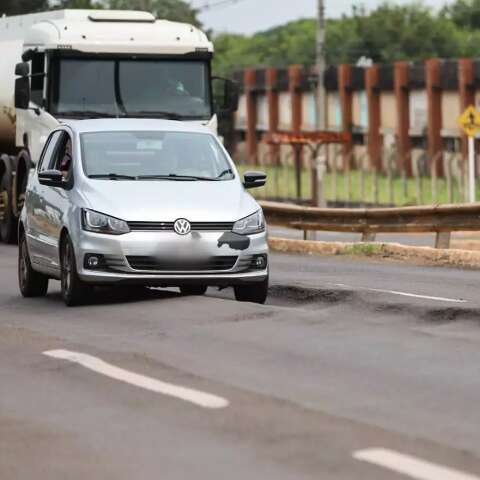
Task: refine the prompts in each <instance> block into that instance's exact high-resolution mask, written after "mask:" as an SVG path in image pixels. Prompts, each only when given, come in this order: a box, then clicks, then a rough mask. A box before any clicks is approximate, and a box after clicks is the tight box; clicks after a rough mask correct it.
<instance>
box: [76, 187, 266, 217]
mask: <svg viewBox="0 0 480 480" xmlns="http://www.w3.org/2000/svg"><path fill="white" fill-rule="evenodd" d="M82 187H83V188H82V196H83V198H84V203H85V206H86V207H87V208H91V209H92V210H96V211H98V212H101V213H105V214H107V215H111V216H114V217H117V218H120V219H122V220H126V221H138V222H155V221H156V222H159V221H165V222H172V221H175V220H176V219H178V218H186V219H187V220H189V221H191V222H214V221H215V222H231V221H236V220H239V219H240V218H243V217H245V216H247V215H250V214H251V213H253V212H255V211H256V210H258V208H259V206H258V204H257V202H256V201H255V200H254V199H253V197H252V196H251V195H250V194H249V193H247V192H246V191H245V189H244V187H243V185H242V184H241V183H240V182H239V181H238V180H232V181H214V182H209V181H194V182H191V181H170V180H158V181H141V180H140V181H128V180H88V181H86V182H85V184H84V185H83V186H82Z"/></svg>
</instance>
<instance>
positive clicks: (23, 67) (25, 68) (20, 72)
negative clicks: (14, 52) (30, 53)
mask: <svg viewBox="0 0 480 480" xmlns="http://www.w3.org/2000/svg"><path fill="white" fill-rule="evenodd" d="M15 75H17V77H28V76H29V75H30V65H29V64H28V63H27V62H21V63H17V64H16V65H15Z"/></svg>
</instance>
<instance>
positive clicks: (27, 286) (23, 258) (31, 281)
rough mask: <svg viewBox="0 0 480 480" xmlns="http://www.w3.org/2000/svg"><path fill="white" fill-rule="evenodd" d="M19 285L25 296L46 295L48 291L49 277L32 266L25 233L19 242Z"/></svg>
mask: <svg viewBox="0 0 480 480" xmlns="http://www.w3.org/2000/svg"><path fill="white" fill-rule="evenodd" d="M18 285H19V287H20V292H21V294H22V295H23V296H24V297H25V298H31V297H44V296H45V295H46V294H47V291H48V277H47V276H46V275H43V274H42V273H40V272H36V271H35V270H34V269H33V268H32V262H31V261H30V255H29V253H28V246H27V239H26V237H25V235H22V236H21V237H20V242H19V244H18Z"/></svg>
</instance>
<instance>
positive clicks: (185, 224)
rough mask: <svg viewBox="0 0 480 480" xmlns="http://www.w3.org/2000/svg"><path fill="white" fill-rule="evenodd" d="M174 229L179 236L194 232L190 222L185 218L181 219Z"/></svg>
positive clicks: (174, 225) (177, 221)
mask: <svg viewBox="0 0 480 480" xmlns="http://www.w3.org/2000/svg"><path fill="white" fill-rule="evenodd" d="M173 229H174V230H175V232H176V233H178V234H179V235H187V234H188V233H190V231H191V230H192V226H191V225H190V222H189V221H188V220H186V219H185V218H179V219H178V220H176V221H175V223H174V224H173Z"/></svg>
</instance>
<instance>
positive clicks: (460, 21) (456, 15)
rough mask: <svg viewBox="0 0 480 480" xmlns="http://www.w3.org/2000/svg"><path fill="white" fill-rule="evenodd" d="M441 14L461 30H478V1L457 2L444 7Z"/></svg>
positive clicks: (479, 14)
mask: <svg viewBox="0 0 480 480" xmlns="http://www.w3.org/2000/svg"><path fill="white" fill-rule="evenodd" d="M441 14H442V15H443V16H444V17H446V18H448V19H451V20H452V21H453V22H454V23H455V25H457V26H458V27H460V28H462V29H469V30H474V29H477V28H480V0H457V1H456V2H455V3H452V4H451V5H446V6H445V7H444V8H443V10H442V12H441Z"/></svg>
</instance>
